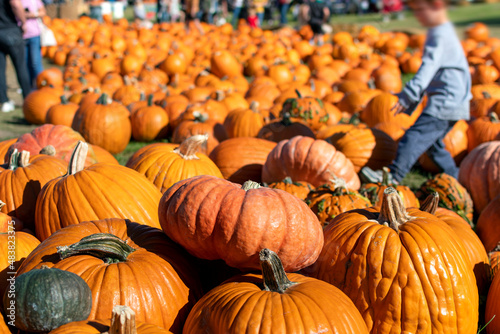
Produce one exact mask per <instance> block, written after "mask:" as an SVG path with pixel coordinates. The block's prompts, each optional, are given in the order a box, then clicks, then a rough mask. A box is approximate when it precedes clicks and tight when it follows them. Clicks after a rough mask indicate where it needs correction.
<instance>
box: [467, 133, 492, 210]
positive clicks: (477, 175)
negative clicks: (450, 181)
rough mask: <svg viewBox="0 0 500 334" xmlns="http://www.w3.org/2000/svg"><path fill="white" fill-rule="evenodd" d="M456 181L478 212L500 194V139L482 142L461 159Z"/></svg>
mask: <svg viewBox="0 0 500 334" xmlns="http://www.w3.org/2000/svg"><path fill="white" fill-rule="evenodd" d="M458 181H459V182H460V183H461V184H462V185H463V186H464V187H465V188H466V189H467V190H468V191H469V193H470V195H471V197H472V201H473V202H474V208H475V209H476V210H477V212H478V213H480V212H481V211H482V210H483V209H484V208H485V207H486V205H488V203H489V202H490V201H491V200H492V199H493V198H495V196H497V195H498V194H500V141H498V140H496V141H491V142H487V143H483V144H481V145H479V146H478V147H476V148H475V149H473V150H472V151H471V152H470V153H469V154H468V155H467V156H466V157H465V159H464V160H463V161H462V164H461V165H460V171H459V174H458Z"/></svg>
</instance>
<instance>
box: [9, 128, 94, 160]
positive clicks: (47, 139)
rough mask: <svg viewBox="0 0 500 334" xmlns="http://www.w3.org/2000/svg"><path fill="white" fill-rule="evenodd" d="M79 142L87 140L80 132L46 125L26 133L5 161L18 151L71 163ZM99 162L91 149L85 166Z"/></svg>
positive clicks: (10, 149) (12, 148)
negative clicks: (52, 156)
mask: <svg viewBox="0 0 500 334" xmlns="http://www.w3.org/2000/svg"><path fill="white" fill-rule="evenodd" d="M79 140H81V141H85V139H83V137H82V136H81V135H80V134H79V133H78V132H76V131H75V130H73V129H71V127H68V126H65V125H52V124H45V125H42V126H40V127H37V128H35V129H33V131H31V132H30V133H25V134H24V135H22V136H21V137H19V138H18V140H17V141H16V142H15V143H14V144H12V146H11V147H10V148H9V150H8V152H7V154H6V155H5V159H6V161H8V160H9V157H10V154H11V153H12V151H14V149H17V150H18V151H19V152H21V151H29V152H30V154H31V155H36V154H39V153H44V154H49V155H54V156H55V157H56V158H59V159H62V160H64V161H66V162H69V159H70V157H71V152H73V149H74V148H75V145H76V144H77V143H78V141H79ZM49 145H50V146H52V147H53V148H54V151H55V154H51V153H53V152H54V151H53V150H52V149H51V148H50V147H49ZM45 152H46V153H45ZM98 161H99V160H98V159H97V157H96V156H95V153H94V150H93V148H91V147H89V151H88V153H87V160H86V161H85V165H86V166H90V165H92V164H95V163H96V162H98Z"/></svg>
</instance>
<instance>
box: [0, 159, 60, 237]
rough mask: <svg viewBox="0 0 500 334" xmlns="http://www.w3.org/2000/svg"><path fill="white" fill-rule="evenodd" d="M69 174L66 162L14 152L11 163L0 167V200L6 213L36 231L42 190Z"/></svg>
mask: <svg viewBox="0 0 500 334" xmlns="http://www.w3.org/2000/svg"><path fill="white" fill-rule="evenodd" d="M65 172H66V166H65V164H64V161H62V160H60V159H58V158H54V157H50V156H46V155H35V156H33V157H31V159H30V154H29V152H27V151H22V152H18V151H17V150H14V151H13V152H12V154H11V155H10V161H9V163H8V164H4V165H2V166H0V200H1V201H2V202H4V203H5V206H3V207H2V208H1V210H2V212H3V213H6V214H8V215H10V216H13V217H17V218H19V219H20V220H21V221H22V222H23V223H24V224H25V227H27V228H29V229H30V230H33V231H34V226H35V225H34V221H35V216H34V210H35V206H36V200H37V196H38V195H39V193H40V191H41V188H42V187H43V186H44V185H45V184H46V183H47V182H49V181H50V180H52V179H54V178H57V177H59V176H61V175H63V174H64V173H65Z"/></svg>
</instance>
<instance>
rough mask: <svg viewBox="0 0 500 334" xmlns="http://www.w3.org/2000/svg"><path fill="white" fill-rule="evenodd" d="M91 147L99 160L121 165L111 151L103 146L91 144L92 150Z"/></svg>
mask: <svg viewBox="0 0 500 334" xmlns="http://www.w3.org/2000/svg"><path fill="white" fill-rule="evenodd" d="M90 148H92V150H93V151H94V154H95V156H96V158H97V161H99V162H107V163H110V164H115V165H119V163H118V160H116V158H115V157H114V156H113V155H112V154H111V153H109V152H108V151H106V150H105V149H103V148H102V147H100V146H97V145H92V144H89V150H90ZM87 154H88V153H87ZM87 159H88V158H87Z"/></svg>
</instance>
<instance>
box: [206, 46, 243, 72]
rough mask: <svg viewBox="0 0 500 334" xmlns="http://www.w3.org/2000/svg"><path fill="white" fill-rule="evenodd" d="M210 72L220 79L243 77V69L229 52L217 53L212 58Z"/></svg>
mask: <svg viewBox="0 0 500 334" xmlns="http://www.w3.org/2000/svg"><path fill="white" fill-rule="evenodd" d="M210 71H211V72H212V73H213V74H215V75H216V76H217V77H219V78H223V77H225V76H227V77H232V76H237V75H241V74H242V73H243V68H242V66H241V65H240V63H239V62H238V61H237V60H236V58H235V57H234V56H233V55H232V54H231V52H229V51H227V50H220V51H216V52H214V53H213V54H212V56H211V57H210Z"/></svg>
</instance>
